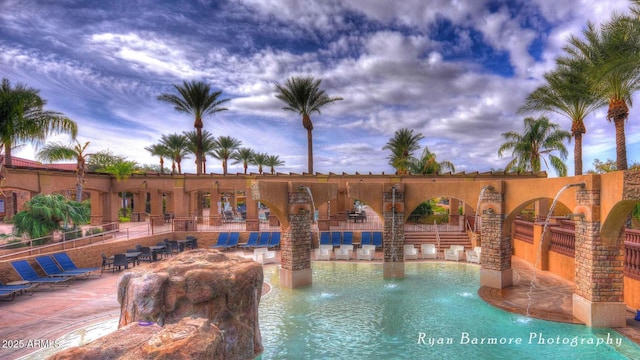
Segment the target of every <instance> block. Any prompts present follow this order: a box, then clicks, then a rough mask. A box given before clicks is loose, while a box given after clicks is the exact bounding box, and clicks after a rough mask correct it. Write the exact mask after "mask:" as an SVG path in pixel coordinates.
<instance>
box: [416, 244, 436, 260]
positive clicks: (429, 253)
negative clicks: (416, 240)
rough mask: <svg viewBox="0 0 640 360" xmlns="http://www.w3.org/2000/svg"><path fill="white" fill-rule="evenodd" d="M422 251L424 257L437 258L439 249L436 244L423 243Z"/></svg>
mask: <svg viewBox="0 0 640 360" xmlns="http://www.w3.org/2000/svg"><path fill="white" fill-rule="evenodd" d="M420 252H421V253H422V258H423V259H437V258H438V251H437V249H436V245H435V244H421V245H420Z"/></svg>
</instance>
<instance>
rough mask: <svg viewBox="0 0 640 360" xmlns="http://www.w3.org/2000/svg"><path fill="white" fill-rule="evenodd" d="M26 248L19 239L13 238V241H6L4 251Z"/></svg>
mask: <svg viewBox="0 0 640 360" xmlns="http://www.w3.org/2000/svg"><path fill="white" fill-rule="evenodd" d="M24 246H26V245H25V244H24V243H23V242H22V239H20V238H13V239H9V240H8V241H7V246H5V249H17V248H21V247H24Z"/></svg>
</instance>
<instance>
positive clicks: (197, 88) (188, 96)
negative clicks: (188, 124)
mask: <svg viewBox="0 0 640 360" xmlns="http://www.w3.org/2000/svg"><path fill="white" fill-rule="evenodd" d="M173 87H174V88H175V89H176V90H177V91H178V93H179V94H180V95H179V96H178V95H174V94H162V95H160V96H158V100H160V101H165V102H168V103H170V104H172V105H173V106H174V109H175V110H176V111H179V112H183V113H187V114H190V115H192V116H193V117H194V118H195V120H194V122H193V127H194V128H195V130H196V135H197V138H196V174H198V175H200V174H202V163H203V158H204V150H203V144H202V128H203V127H204V123H203V122H202V119H203V118H204V117H205V116H207V115H212V114H215V113H217V112H220V111H225V110H227V109H226V108H223V107H221V106H220V105H222V104H223V103H224V102H226V101H229V99H221V100H220V99H218V97H219V96H220V95H221V94H222V91H214V92H211V86H210V85H209V84H206V83H204V82H201V81H191V82H187V81H184V82H183V84H182V86H180V85H174V86H173Z"/></svg>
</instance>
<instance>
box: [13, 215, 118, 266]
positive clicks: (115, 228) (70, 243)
mask: <svg viewBox="0 0 640 360" xmlns="http://www.w3.org/2000/svg"><path fill="white" fill-rule="evenodd" d="M96 227H97V226H96ZM101 227H102V228H112V230H106V231H103V232H100V233H97V234H91V235H88V236H82V237H79V238H75V239H70V240H65V234H67V233H71V232H76V231H78V230H73V231H69V232H66V233H63V234H62V239H63V241H61V242H57V243H53V244H44V245H33V242H34V241H38V240H43V239H48V238H53V235H49V236H45V237H41V238H36V239H27V240H23V241H20V242H14V243H9V244H3V245H0V249H2V248H5V249H6V250H10V249H12V248H13V247H15V246H20V247H19V249H20V250H17V251H10V252H8V253H6V254H1V255H0V259H2V258H7V257H15V256H17V255H21V254H25V253H28V254H29V255H33V252H34V251H38V253H43V250H46V249H49V248H52V247H54V246H58V247H59V246H60V245H62V249H66V248H67V247H69V248H75V247H76V246H75V245H76V242H78V241H86V240H87V239H89V243H90V244H92V243H93V241H92V239H94V238H98V237H102V242H104V241H105V236H106V235H112V234H115V233H117V232H119V231H120V229H119V224H118V223H117V222H113V223H108V224H104V225H102V226H101ZM19 244H29V245H28V248H27V249H21V248H22V245H19Z"/></svg>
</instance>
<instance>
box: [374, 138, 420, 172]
mask: <svg viewBox="0 0 640 360" xmlns="http://www.w3.org/2000/svg"><path fill="white" fill-rule="evenodd" d="M422 139H424V136H422V134H415V135H414V134H413V130H410V129H406V128H402V129H400V130H397V131H396V132H395V134H394V135H393V138H391V139H390V140H389V141H388V142H387V144H386V145H385V146H383V147H382V150H391V155H389V156H388V158H389V164H390V165H391V166H393V168H394V169H396V171H397V172H398V174H406V173H408V169H409V164H410V163H411V158H412V157H413V153H414V152H415V151H417V150H418V149H420V144H418V142H419V141H420V140H422Z"/></svg>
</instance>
